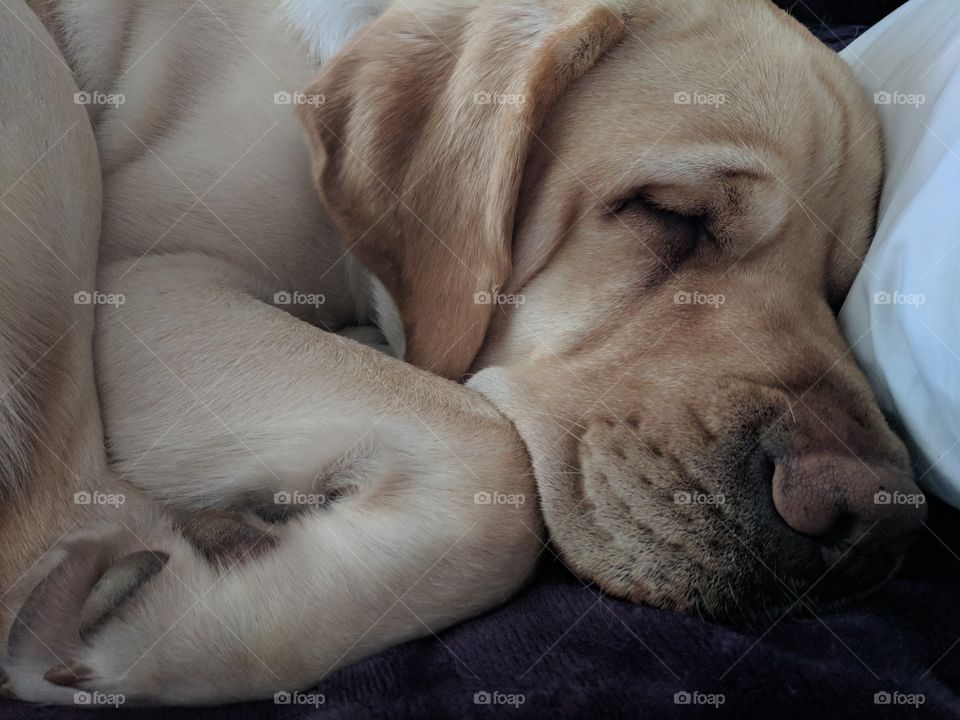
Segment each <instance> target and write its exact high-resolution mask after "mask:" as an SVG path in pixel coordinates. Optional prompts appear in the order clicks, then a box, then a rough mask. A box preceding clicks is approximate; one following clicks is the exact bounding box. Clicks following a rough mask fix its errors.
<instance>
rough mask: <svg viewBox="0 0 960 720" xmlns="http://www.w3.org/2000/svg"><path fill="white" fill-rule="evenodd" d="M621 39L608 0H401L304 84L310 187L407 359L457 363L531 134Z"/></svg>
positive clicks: (487, 288) (501, 239) (466, 363)
mask: <svg viewBox="0 0 960 720" xmlns="http://www.w3.org/2000/svg"><path fill="white" fill-rule="evenodd" d="M623 32H624V20H623V17H622V14H621V12H620V10H619V9H617V7H616V6H615V4H614V2H613V1H612V0H607V1H606V2H598V1H597V0H486V1H485V2H480V1H479V0H474V1H472V2H465V1H464V0H459V1H456V0H409V2H402V3H395V4H394V5H393V7H392V8H391V9H390V10H389V11H388V12H387V13H386V14H385V15H384V16H383V17H381V18H380V19H379V20H378V21H376V22H375V23H374V24H373V25H372V26H371V27H370V28H368V29H367V30H366V31H365V32H364V31H361V35H360V37H359V38H358V39H357V40H356V41H355V42H354V43H353V44H352V45H350V46H349V47H348V48H347V49H346V50H345V51H344V52H343V53H341V54H340V55H339V56H337V57H336V58H335V59H334V60H333V61H332V63H331V64H330V65H329V66H328V67H327V68H325V70H324V72H323V74H322V76H321V77H320V79H319V80H318V81H317V83H316V84H315V85H314V87H312V88H311V89H310V90H308V93H309V94H311V95H312V96H314V97H318V96H319V97H322V98H323V102H322V103H312V104H307V105H303V106H301V107H300V117H301V121H302V122H303V123H304V125H305V126H306V129H307V134H308V137H309V139H310V142H311V146H312V148H313V151H314V169H315V174H316V180H317V185H318V188H319V190H320V193H321V196H322V197H323V199H324V201H325V202H326V204H327V207H328V208H329V210H330V212H331V213H332V215H333V219H334V220H335V221H336V222H337V223H338V225H339V227H340V229H341V232H342V234H343V236H344V242H345V245H346V247H347V248H348V249H349V250H351V251H352V252H353V253H354V255H355V256H356V257H357V258H358V259H359V260H360V261H361V262H362V263H363V264H364V265H365V266H366V267H367V268H368V269H369V270H370V271H371V272H373V273H374V274H375V275H376V276H377V277H378V278H379V279H380V281H381V282H382V283H383V284H384V285H385V286H386V288H387V290H389V292H390V294H391V296H392V298H393V300H394V302H395V303H396V304H397V307H398V308H399V310H400V315H401V317H402V319H403V325H404V331H405V333H406V338H407V360H408V361H409V362H412V363H414V364H416V365H419V366H421V367H425V368H428V369H430V370H432V371H433V372H436V373H439V374H441V375H444V376H446V377H450V378H455V379H458V378H460V377H461V376H462V375H463V374H464V373H466V372H467V370H468V369H469V367H470V364H471V363H472V361H473V359H474V357H475V356H476V354H477V352H478V351H479V349H480V346H481V344H482V343H483V339H484V336H485V334H486V330H487V325H488V323H489V320H490V316H491V313H492V312H493V310H494V307H495V300H494V301H493V302H491V295H495V291H496V289H497V288H499V287H500V286H501V285H502V284H504V283H505V282H506V280H507V278H508V277H509V274H510V268H511V260H510V255H511V243H512V235H513V221H514V213H515V210H516V203H517V196H518V194H519V189H520V182H521V175H522V173H523V168H524V165H525V163H526V160H527V156H528V154H529V150H530V147H531V143H532V142H533V141H534V138H535V135H536V133H537V131H538V130H539V128H540V127H541V125H542V124H543V122H544V119H545V117H546V116H547V114H548V113H549V112H550V110H551V108H552V107H553V106H554V105H555V103H556V101H557V100H558V99H559V98H560V97H561V96H562V95H563V93H564V92H565V91H566V89H567V88H568V87H569V86H570V85H571V83H573V82H574V81H575V80H576V79H578V78H579V77H580V76H581V75H583V73H584V72H586V71H587V70H588V69H589V68H590V67H591V66H592V65H593V64H594V63H595V62H596V61H597V60H598V59H599V57H600V56H601V55H602V54H603V53H604V52H606V51H607V50H608V49H609V48H610V47H612V46H613V45H614V44H615V43H617V42H618V40H619V39H620V37H621V36H622V34H623Z"/></svg>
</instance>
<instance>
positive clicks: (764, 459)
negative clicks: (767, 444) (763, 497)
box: [749, 447, 777, 489]
mask: <svg viewBox="0 0 960 720" xmlns="http://www.w3.org/2000/svg"><path fill="white" fill-rule="evenodd" d="M749 463H750V464H749V476H750V477H751V478H754V479H755V480H756V481H757V482H758V483H760V487H762V488H764V489H766V488H768V487H770V486H771V484H772V483H773V474H774V472H775V471H776V468H777V465H776V462H775V461H774V459H773V457H772V456H771V455H770V453H768V452H767V451H766V450H764V449H763V448H762V447H757V448H756V449H755V450H754V451H753V453H752V454H751V455H750V460H749Z"/></svg>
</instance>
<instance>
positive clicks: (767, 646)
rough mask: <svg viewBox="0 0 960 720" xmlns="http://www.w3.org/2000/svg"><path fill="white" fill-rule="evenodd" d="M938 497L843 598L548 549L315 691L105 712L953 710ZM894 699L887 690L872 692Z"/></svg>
mask: <svg viewBox="0 0 960 720" xmlns="http://www.w3.org/2000/svg"><path fill="white" fill-rule="evenodd" d="M861 29H862V28H853V29H846V28H834V29H833V30H832V31H830V32H825V35H826V37H825V39H826V40H827V41H829V42H832V43H834V44H835V46H836V45H837V44H840V45H842V43H843V42H844V41H843V39H842V38H847V37H850V36H855V35H856V34H858V33H859V32H860V30H861ZM932 510H933V515H932V517H931V520H930V522H929V523H928V527H927V528H925V529H924V530H923V531H922V533H921V537H920V539H919V542H918V544H917V546H916V547H915V548H914V549H913V550H912V551H911V552H910V554H909V556H908V558H907V561H906V563H905V566H904V570H903V571H902V573H901V575H900V576H899V577H898V578H897V579H896V580H894V581H893V582H892V583H890V584H888V585H886V586H885V587H884V588H883V589H882V590H881V591H879V592H878V593H877V594H876V595H874V596H873V597H872V598H870V599H869V600H867V601H866V602H864V603H861V604H860V605H858V606H857V607H855V608H851V609H849V610H846V611H842V612H837V613H831V614H822V615H821V616H820V617H808V618H805V619H782V620H780V621H779V622H776V623H774V622H773V621H772V620H771V621H770V622H765V623H758V624H757V627H756V628H754V629H752V630H746V629H733V628H728V627H724V626H721V625H717V624H715V623H708V622H703V621H701V620H699V619H696V618H693V617H687V616H683V615H678V614H675V613H670V612H664V611H659V610H654V609H651V608H647V607H638V606H634V605H630V604H628V603H623V602H620V601H617V600H614V599H611V598H608V597H604V596H602V595H601V594H600V593H599V592H598V591H597V590H596V588H592V587H587V586H584V585H583V583H581V582H580V581H579V580H577V579H576V578H574V577H573V576H572V575H570V574H569V573H568V572H567V571H566V570H565V569H564V568H563V566H562V564H561V563H559V562H558V561H557V560H556V559H554V557H553V556H552V553H551V552H550V550H547V549H545V550H544V567H543V569H542V571H541V572H540V573H539V575H538V577H537V579H536V581H535V582H534V583H533V584H532V586H531V587H530V588H529V589H528V590H527V591H526V592H524V593H523V594H521V596H520V597H518V598H517V599H516V600H515V601H513V602H511V603H510V604H509V605H507V606H506V607H504V608H501V609H500V610H498V611H496V612H493V613H490V614H488V615H486V616H484V617H480V618H476V619H474V620H472V621H469V622H467V623H464V624H462V625H460V626H458V627H456V628H452V629H450V630H448V631H446V632H443V633H441V634H440V636H439V637H437V638H427V639H424V640H420V641H417V642H413V643H408V644H406V645H403V646H400V647H396V648H393V649H391V650H389V651H387V652H384V653H382V654H380V655H378V656H376V657H373V658H370V659H368V660H366V661H364V662H362V663H359V664H358V665H355V666H353V667H350V668H347V669H345V670H343V671H341V672H339V673H336V674H334V675H333V676H331V677H330V678H328V679H326V680H325V681H324V682H323V683H322V684H321V686H320V687H319V688H318V690H317V691H316V693H319V694H322V696H323V700H324V703H323V704H318V705H314V704H311V705H277V704H274V703H273V702H270V701H267V702H263V703H256V704H249V705H243V706H232V707H223V708H214V709H196V710H176V711H175V710H121V711H119V712H111V717H116V718H133V719H135V720H161V719H162V720H167V719H168V718H170V719H173V720H179V719H181V718H182V719H184V720H198V719H200V718H204V719H209V720H221V719H226V718H246V719H249V720H266V719H268V718H311V719H314V718H316V719H319V718H324V719H330V720H364V719H366V718H394V719H396V720H404V719H406V718H410V719H411V720H412V719H414V718H416V719H420V718H434V717H436V718H470V717H501V716H502V717H508V718H509V717H517V718H520V717H523V718H550V719H554V718H556V719H563V718H581V717H584V718H586V717H600V718H655V719H657V720H662V719H667V720H669V719H670V718H696V717H705V718H720V717H735V718H754V717H756V718H777V719H781V718H782V719H783V720H790V719H792V718H797V719H798V720H801V719H802V720H820V719H821V718H865V719H871V720H872V719H873V718H884V717H913V718H942V719H944V720H951V719H954V718H956V719H957V720H960V700H958V698H957V695H956V694H955V691H956V690H957V689H960V514H958V513H957V512H956V511H953V510H950V509H947V508H946V507H944V506H936V507H934V508H932ZM506 561H509V559H506ZM477 693H489V694H490V696H491V697H496V699H497V701H499V702H501V703H502V702H508V701H511V700H513V701H514V704H498V705H485V704H476V703H475V697H476V699H478V700H483V699H484V698H485V697H486V696H484V695H477ZM495 693H496V695H494V694H495ZM676 693H688V694H690V696H691V699H693V698H694V693H697V695H696V696H695V698H696V700H697V702H698V703H701V704H677V703H676V702H675V697H676V698H678V699H681V700H682V699H684V698H685V697H686V696H683V695H681V696H676ZM876 693H888V694H889V695H880V696H876V698H875V694H876ZM719 694H722V696H723V703H722V704H721V705H719V707H715V705H710V704H702V703H703V702H704V701H712V702H714V703H715V704H716V703H719V701H720V697H719ZM917 694H922V696H923V697H922V699H923V703H922V704H916V705H904V704H893V702H898V703H903V702H905V701H911V700H912V701H913V702H914V703H919V700H920V698H919V697H918V696H917ZM520 695H522V699H523V702H522V704H519V700H520ZM511 696H515V697H511ZM710 696H714V697H710ZM888 697H889V698H890V699H891V701H892V702H891V704H877V703H876V702H875V699H878V700H881V701H882V700H884V699H886V698H888ZM301 699H302V700H309V701H317V700H319V699H320V698H319V697H318V696H316V695H315V696H312V697H311V696H309V695H308V696H302V697H298V700H301ZM90 716H91V714H90V713H89V712H87V711H86V710H85V709H79V708H78V709H75V710H74V709H64V708H33V707H27V706H23V705H20V704H17V703H0V720H73V719H75V718H76V719H80V718H86V717H90Z"/></svg>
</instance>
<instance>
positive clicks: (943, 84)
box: [840, 0, 960, 507]
mask: <svg viewBox="0 0 960 720" xmlns="http://www.w3.org/2000/svg"><path fill="white" fill-rule="evenodd" d="M841 55H842V57H844V58H845V59H846V60H847V62H848V63H849V64H850V66H851V67H852V68H853V71H854V73H855V74H856V76H857V79H858V80H859V81H860V83H861V85H862V86H863V87H864V88H865V90H866V92H868V93H869V95H870V96H871V97H872V98H873V99H874V102H875V103H876V104H877V106H878V108H879V110H880V113H881V115H882V116H883V122H884V129H885V136H886V157H887V180H886V185H885V187H884V191H883V197H882V200H881V204H880V223H879V227H878V231H877V236H876V239H875V240H874V242H873V247H872V248H871V250H870V253H869V254H868V255H867V259H866V264H865V267H864V269H863V270H862V271H861V273H860V275H859V276H858V277H857V280H856V282H855V283H854V286H853V290H852V292H851V293H850V296H849V298H848V299H847V302H846V304H845V305H844V307H843V310H842V312H841V314H840V321H841V325H842V327H843V329H844V332H845V333H846V335H847V337H848V338H849V340H850V342H851V343H855V345H854V352H855V353H856V356H857V359H858V360H859V362H860V364H861V366H862V367H863V368H864V370H866V372H867V374H868V375H869V376H870V379H871V381H872V382H873V384H874V386H875V387H876V389H877V392H878V394H879V397H880V402H881V405H882V406H883V408H884V410H885V411H887V412H888V413H889V414H890V415H891V416H892V417H893V418H895V419H896V420H897V421H899V424H900V430H901V431H902V432H905V433H906V434H907V435H908V436H909V441H910V443H911V445H912V450H913V451H914V452H915V454H916V456H917V458H918V460H919V473H918V475H919V477H920V484H921V486H922V487H923V488H924V489H925V490H927V491H928V492H931V493H933V494H935V495H938V496H939V497H940V498H942V499H943V500H946V501H947V502H949V503H951V504H952V505H954V506H956V507H960V3H958V2H957V0H912V1H911V2H910V3H908V4H907V5H905V6H903V7H901V8H900V9H899V10H897V11H896V12H894V13H893V14H892V15H891V16H889V17H888V18H886V19H885V20H884V21H883V22H881V23H880V24H879V25H877V26H876V27H874V28H872V29H871V30H869V31H868V32H867V33H866V34H865V35H863V36H862V37H860V38H858V39H857V40H855V41H854V42H853V44H852V45H850V46H849V47H848V48H847V49H846V50H844V51H843V52H842V53H841Z"/></svg>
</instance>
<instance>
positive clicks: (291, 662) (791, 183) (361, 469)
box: [0, 0, 923, 704]
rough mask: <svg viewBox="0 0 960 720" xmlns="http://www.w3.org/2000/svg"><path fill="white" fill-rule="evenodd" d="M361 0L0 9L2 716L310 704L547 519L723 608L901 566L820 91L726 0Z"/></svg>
mask: <svg viewBox="0 0 960 720" xmlns="http://www.w3.org/2000/svg"><path fill="white" fill-rule="evenodd" d="M387 4H388V3H386V2H377V1H376V0H353V1H343V0H283V1H281V2H273V1H271V0H195V1H194V0H173V1H171V2H163V3H156V2H149V1H148V0H97V1H96V2H90V0H30V1H29V2H28V3H27V4H24V2H23V0H7V2H5V3H3V8H2V9H0V14H2V16H3V23H2V24H0V54H2V56H0V60H2V64H3V74H2V76H0V85H2V88H0V89H2V96H3V98H4V103H3V106H2V109H0V113H2V115H0V123H2V127H3V128H4V142H5V146H6V150H5V152H4V155H3V157H2V164H0V171H2V174H0V178H2V187H0V192H2V193H3V194H2V196H0V200H2V201H0V213H2V214H3V216H4V220H3V227H2V230H0V232H2V236H0V240H2V251H3V257H4V266H3V270H2V274H0V292H2V302H0V398H2V402H0V430H2V432H0V471H2V478H0V483H2V484H0V492H2V493H3V512H2V514H0V537H2V538H3V544H4V552H3V554H2V557H0V591H2V597H0V601H2V606H0V610H2V630H3V631H4V637H6V638H7V643H6V647H5V651H4V655H3V660H2V665H3V669H4V672H5V690H6V692H7V693H9V694H12V695H16V696H17V697H20V698H24V699H28V700H35V701H44V702H55V703H69V702H71V701H72V699H73V697H74V692H75V691H76V689H86V690H98V691H102V692H115V693H123V694H124V695H125V696H126V698H127V699H128V701H131V702H142V703H147V702H149V703H173V704H176V703H212V702H223V701H233V700H244V699H250V698H259V697H265V696H269V695H271V694H272V693H274V692H276V691H277V690H280V689H298V688H304V687H307V686H309V685H311V684H312V683H315V682H316V681H317V680H318V679H320V678H321V677H322V676H324V675H325V674H326V673H329V672H330V671H332V670H334V669H336V668H338V667H341V666H343V665H345V664H347V663H350V662H354V661H356V660H358V659H359V658H362V657H364V656H367V655H369V654H371V653H374V652H376V651H378V650H381V649H383V648H385V647H387V646H389V645H391V644H394V643H398V642H401V641H404V640H407V639H410V638H414V637H417V636H421V635H424V634H427V633H432V632H435V631H438V630H439V629H441V628H443V627H446V626H448V625H450V624H452V623H455V622H457V621H459V620H462V619H464V618H467V617H470V616H472V615H475V614H477V613H479V612H481V611H483V610H485V609H487V608H491V607H493V606H495V605H497V604H498V603H501V602H503V601H504V600H505V599H507V598H508V597H510V595H511V594H513V593H514V592H516V590H517V589H518V588H519V587H521V585H522V584H523V583H524V582H525V581H526V580H527V579H528V577H529V576H530V573H531V571H532V568H533V566H534V563H535V560H536V558H537V555H538V553H540V552H541V551H542V550H543V548H544V544H543V539H544V537H545V535H544V533H543V527H542V525H545V528H546V531H547V534H548V536H549V538H550V542H551V543H552V544H553V546H554V547H555V548H556V551H557V552H558V553H559V554H560V556H561V558H562V559H563V560H564V562H565V563H566V564H568V565H569V566H570V567H571V568H572V569H573V570H574V571H575V572H577V573H578V574H580V575H581V576H582V577H583V578H585V579H587V580H590V581H592V582H595V583H596V584H597V585H598V586H600V587H601V588H603V589H604V590H605V591H607V592H609V593H612V594H614V595H617V596H620V597H623V598H626V599H629V600H632V601H636V602H644V603H650V604H653V605H656V606H660V607H663V608H672V609H677V610H681V611H691V612H699V613H703V614H708V615H711V616H714V617H718V618H739V617H749V616H750V615H752V614H755V613H757V612H759V611H771V612H780V611H786V610H788V609H790V608H792V607H808V608H820V607H824V606H828V605H830V604H831V603H834V602H838V601H841V600H844V599H849V598H851V597H854V596H857V595H859V594H862V593H864V592H866V591H869V590H870V589H872V588H874V587H876V586H877V585H878V584H880V583H881V582H882V581H883V580H884V579H885V578H887V577H888V576H889V575H890V574H891V573H892V572H893V571H894V570H895V569H896V567H897V565H898V563H899V558H900V556H901V553H902V550H903V548H904V546H905V544H906V543H907V541H908V539H909V537H910V535H911V533H912V532H913V530H915V529H916V527H917V526H918V525H919V524H920V522H921V520H922V518H923V512H922V506H920V505H919V504H918V503H914V504H901V503H883V502H878V501H877V500H876V497H877V494H878V493H884V492H886V493H891V494H893V493H897V494H900V495H903V494H916V493H918V490H917V488H916V487H915V485H914V483H913V480H912V476H911V471H910V463H909V458H908V455H907V452H906V451H905V449H904V446H903V445H902V444H901V442H900V441H899V440H898V439H897V437H896V436H895V435H894V433H893V432H892V431H891V429H890V428H889V427H888V425H887V424H886V422H885V420H884V418H883V416H882V414H881V412H880V410H879V409H878V407H877V405H876V403H875V401H874V399H873V396H872V394H871V390H870V388H869V387H868V385H867V382H866V380H865V378H864V376H863V375H862V373H861V372H860V371H859V369H858V368H857V367H856V365H855V363H854V361H853V359H852V358H851V356H850V353H849V348H848V346H847V344H846V343H845V341H844V340H843V338H842V337H841V335H840V332H839V330H838V326H837V323H836V320H835V312H836V310H837V309H838V308H839V306H840V304H841V303H842V301H843V299H844V296H845V294H846V292H847V291H848V289H849V287H850V285H851V283H852V281H853V278H854V276H855V274H856V273H857V272H858V270H859V269H860V266H861V262H862V259H863V257H864V255H865V253H866V250H867V247H868V244H869V240H870V236H871V232H872V228H873V224H874V212H875V207H876V202H877V195H878V190H879V187H880V182H881V175H882V164H881V139H880V130H879V125H878V122H877V119H876V118H875V116H874V113H873V110H872V108H871V106H870V105H869V103H868V102H867V101H866V100H865V99H864V98H863V97H862V96H861V93H860V92H859V91H858V89H857V87H856V86H855V84H854V82H853V80H852V78H851V76H850V74H849V72H848V71H847V69H846V67H845V65H844V64H843V62H842V61H841V60H840V59H838V58H837V57H836V56H834V55H833V54H832V53H831V52H830V51H829V50H827V49H826V48H825V47H823V46H821V45H820V44H819V43H818V42H817V41H816V40H814V39H813V38H812V37H811V36H810V35H809V34H808V33H807V32H806V31H805V30H804V29H803V28H802V27H800V26H799V25H798V24H797V23H795V22H794V21H792V20H791V19H790V18H789V17H788V16H787V15H785V14H784V13H783V12H781V11H779V10H777V9H776V8H775V7H773V6H772V5H770V4H769V3H767V2H765V1H763V0H740V1H739V2H735V3H730V2H721V1H720V0H710V1H704V0H622V1H620V0H486V1H485V2H480V1H479V0H457V1H456V2H451V1H449V0H445V1H442V2H441V1H440V0H396V2H394V3H392V4H391V5H390V7H385V6H386V5H387ZM28 5H29V8H28ZM31 11H32V12H31ZM304 129H305V134H306V142H304V141H303V139H302V133H303V132H304ZM317 191H319V195H320V199H319V200H318V198H317ZM94 319H95V320H96V322H94ZM463 381H465V382H463Z"/></svg>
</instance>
